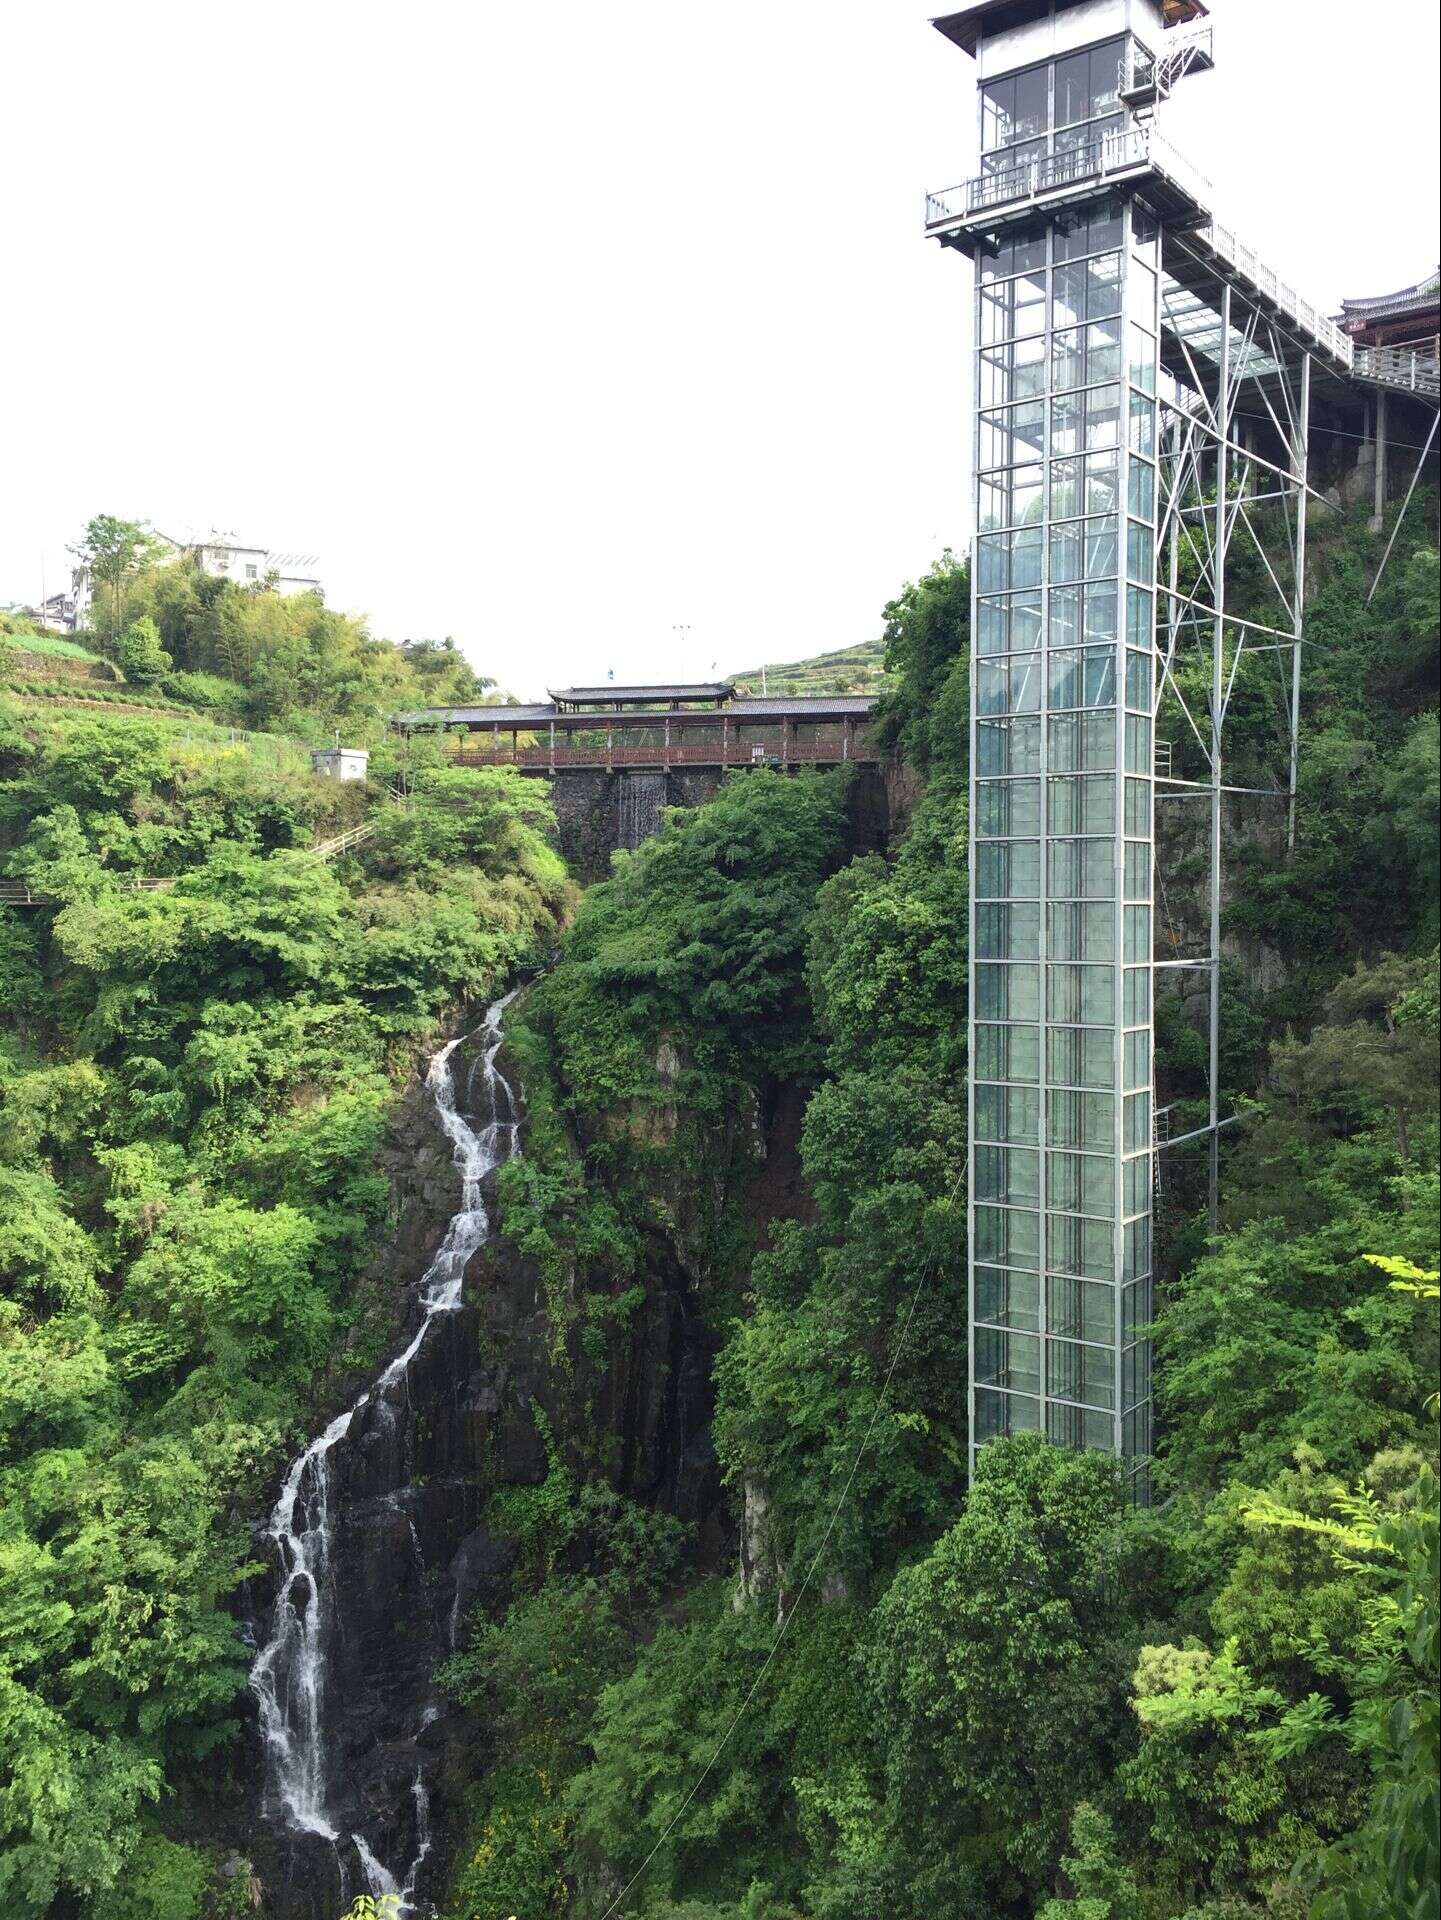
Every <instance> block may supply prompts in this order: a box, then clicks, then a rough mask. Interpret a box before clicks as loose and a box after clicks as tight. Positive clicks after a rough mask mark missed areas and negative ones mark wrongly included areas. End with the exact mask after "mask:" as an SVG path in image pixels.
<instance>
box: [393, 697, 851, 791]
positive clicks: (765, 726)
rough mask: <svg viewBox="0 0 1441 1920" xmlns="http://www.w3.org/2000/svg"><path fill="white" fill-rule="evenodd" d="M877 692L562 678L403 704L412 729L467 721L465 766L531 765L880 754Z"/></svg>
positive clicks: (708, 762) (839, 759) (398, 723)
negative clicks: (537, 695) (505, 696)
mask: <svg viewBox="0 0 1441 1920" xmlns="http://www.w3.org/2000/svg"><path fill="white" fill-rule="evenodd" d="M874 705H875V702H874V700H872V699H871V698H869V697H866V696H859V695H851V694H825V695H820V696H813V697H806V698H794V697H788V698H773V699H772V698H767V697H765V696H761V697H759V698H753V697H750V696H747V695H745V694H743V693H741V692H740V691H739V690H738V689H737V688H736V687H735V686H733V685H730V684H728V683H723V682H722V683H716V684H704V685H675V686H644V687H617V686H610V685H608V686H604V687H562V688H560V689H558V690H555V691H553V692H552V693H551V696H550V699H549V700H548V701H547V702H545V703H543V704H540V705H535V706H513V707H509V706H490V707H427V708H423V709H421V710H419V711H417V712H414V713H398V714H396V715H394V717H393V718H392V720H391V725H392V726H393V727H396V728H398V729H399V730H400V731H402V732H405V733H411V732H417V731H420V730H422V729H425V730H431V729H437V728H439V729H450V728H464V729H465V732H466V734H467V735H468V738H467V739H466V740H465V741H464V742H463V743H461V744H458V745H457V747H456V748H455V758H456V760H457V762H458V763H459V764H461V765H463V766H472V767H473V766H482V767H488V766H515V767H519V768H521V769H522V770H523V771H525V772H529V773H557V772H563V771H565V770H567V769H569V768H585V767H596V768H604V769H605V770H606V771H608V772H612V771H618V770H620V769H627V770H629V769H637V770H645V771H659V772H669V771H670V770H671V769H672V768H689V767H694V768H714V767H746V766H757V765H762V766H778V767H781V768H784V769H789V768H791V767H802V766H841V765H843V764H845V763H846V762H849V761H856V762H859V763H862V764H874V762H875V761H876V760H877V759H878V758H879V755H878V753H877V752H876V749H875V748H874V747H873V746H872V745H871V743H870V740H869V735H868V723H869V720H870V717H871V712H872V709H873V707H874Z"/></svg>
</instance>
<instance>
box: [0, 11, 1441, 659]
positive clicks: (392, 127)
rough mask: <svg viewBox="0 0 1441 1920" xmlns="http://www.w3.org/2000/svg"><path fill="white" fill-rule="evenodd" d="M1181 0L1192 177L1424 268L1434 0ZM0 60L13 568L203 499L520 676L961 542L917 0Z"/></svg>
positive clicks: (1223, 206) (821, 622)
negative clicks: (1210, 64)
mask: <svg viewBox="0 0 1441 1920" xmlns="http://www.w3.org/2000/svg"><path fill="white" fill-rule="evenodd" d="M1212 12H1213V17H1214V21H1215V27H1216V37H1217V70H1216V72H1215V73H1214V74H1211V75H1207V76H1203V77H1200V78H1196V79H1192V80H1188V81H1187V82H1186V83H1185V85H1184V87H1183V88H1182V89H1181V92H1180V94H1178V97H1177V98H1176V100H1174V101H1173V102H1172V103H1171V104H1170V106H1169V107H1168V108H1167V109H1166V118H1165V120H1164V121H1163V124H1164V125H1165V126H1166V127H1167V131H1168V132H1169V134H1170V136H1171V137H1172V139H1173V140H1174V141H1175V142H1176V143H1177V144H1178V145H1179V146H1181V147H1182V148H1183V150H1184V151H1185V152H1186V153H1187V154H1188V155H1189V156H1190V157H1191V158H1192V159H1193V160H1194V161H1195V163H1196V164H1197V165H1198V166H1199V167H1200V168H1201V170H1202V171H1203V172H1204V173H1206V174H1208V175H1209V176H1210V177H1211V179H1212V180H1213V181H1214V183H1215V185H1216V190H1217V210H1218V214H1219V216H1220V217H1221V218H1222V219H1223V220H1226V221H1227V222H1228V223H1229V224H1231V225H1233V226H1234V227H1235V228H1236V229H1237V230H1238V231H1239V233H1240V234H1241V235H1242V237H1243V238H1245V239H1247V240H1249V241H1250V242H1251V243H1252V244H1254V245H1255V246H1256V247H1258V248H1259V249H1260V251H1261V252H1262V253H1263V254H1265V255H1266V256H1267V257H1268V258H1269V259H1270V260H1271V262H1272V264H1274V265H1275V266H1276V267H1277V268H1278V269H1280V270H1281V271H1282V272H1283V274H1284V275H1285V277H1286V278H1288V279H1289V280H1290V281H1291V282H1292V284H1294V285H1295V286H1297V287H1298V288H1299V289H1301V290H1302V292H1303V293H1304V294H1306V295H1307V297H1310V298H1314V299H1315V300H1316V301H1317V302H1319V303H1320V304H1322V305H1323V306H1325V307H1326V308H1328V309H1329V308H1331V307H1333V306H1334V305H1335V304H1336V303H1337V302H1338V301H1339V299H1340V297H1341V296H1342V295H1343V294H1357V293H1373V292H1381V291H1389V290H1391V289H1392V288H1394V287H1396V286H1399V285H1402V284H1405V283H1407V282H1409V281H1411V280H1414V279H1415V278H1417V277H1418V276H1419V275H1420V274H1422V273H1423V272H1425V271H1426V270H1427V269H1429V268H1430V267H1432V266H1433V265H1434V264H1435V261H1436V254H1437V238H1436V234H1437V224H1438V222H1437V188H1436V177H1437V167H1436V114H1437V106H1436V73H1437V64H1438V61H1437V53H1438V49H1437V8H1436V6H1435V4H1434V0H1369V4H1368V5H1366V6H1365V7H1360V8H1358V7H1356V6H1355V5H1353V4H1350V3H1349V0H1348V3H1347V4H1344V5H1343V4H1342V3H1341V0H1311V4H1309V5H1306V6H1300V7H1297V6H1294V5H1285V4H1282V0H1214V5H1213V9H1212ZM0 73H3V75H4V107H3V110H0V167H3V177H4V180H5V183H6V184H5V186H4V188H3V189H0V231H3V234H4V242H5V267H6V281H7V292H6V297H5V300H4V303H3V312H0V383H3V392H4V398H3V404H0V603H4V602H7V601H10V600H28V599H31V598H34V597H35V596H37V595H38V593H39V590H40V585H41V568H42V561H43V564H44V567H45V571H46V577H47V582H48V584H49V586H50V588H51V590H52V591H53V590H54V588H55V587H56V586H57V585H58V584H60V582H61V578H62V575H63V573H64V571H65V569H66V567H67V565H68V562H67V559H66V554H65V547H66V543H67V541H69V540H72V539H74V538H75V536H76V535H77V533H78V531H79V529H80V528H81V527H82V526H83V524H84V522H85V521H86V520H87V519H88V518H89V516H90V515H91V514H92V513H95V512H100V511H105V512H114V513H119V514H124V515H133V516H136V517H144V518H148V519H150V520H152V521H153V522H155V523H156V524H158V525H159V526H161V527H164V526H166V525H167V524H175V523H182V524H186V525H200V526H210V525H214V526H218V527H222V528H229V529H233V530H235V531H236V532H238V533H240V534H241V535H242V537H244V538H246V539H249V540H253V541H255V542H256V543H258V544H268V545H271V546H274V547H290V548H299V549H303V550H308V551H318V552H319V554H320V556H321V571H322V574H323V577H324V580H325V584H326V588H327V595H328V598H329V599H330V601H331V602H332V604H335V605H340V606H344V607H347V608H350V609H354V610H357V611H363V612H365V613H367V614H368V615H369V617H370V619H371V621H372V623H373V626H374V628H375V630H376V631H377V632H379V633H382V634H386V635H389V636H390V637H392V638H395V639H400V638H404V637H406V636H418V635H427V634H428V635H440V634H446V633H450V634H454V635H455V637H456V638H457V640H458V641H460V642H461V643H462V644H463V645H464V647H465V649H466V651H467V653H468V654H469V655H470V657H471V658H472V659H473V660H474V662H475V663H476V665H477V666H478V667H480V668H481V669H482V670H484V671H487V672H490V673H493V674H495V675H496V676H497V677H498V678H499V679H500V680H501V681H502V683H503V684H505V685H506V686H508V687H510V688H512V689H514V690H515V691H517V692H520V693H522V694H535V693H538V692H539V691H540V690H541V688H542V687H543V686H544V685H545V684H547V683H549V684H551V685H557V684H563V683H566V682H568V681H571V680H575V679H581V678H586V677H590V678H600V677H603V675H604V673H605V672H606V670H607V669H613V670H614V672H615V676H616V679H617V680H620V681H624V680H632V679H644V678H647V677H650V676H655V675H660V674H667V675H669V674H675V675H679V676H683V677H684V676H689V675H702V676H703V675H705V674H708V673H709V672H710V670H711V668H712V665H713V664H714V665H715V666H716V667H718V668H719V669H721V670H726V669H735V668H739V667H743V666H749V665H752V664H754V663H756V662H758V661H759V660H761V659H763V658H764V659H784V658H787V657H791V658H796V657H799V656H801V655H803V654H807V653H811V652H814V651H817V650H819V649H821V648H828V647H834V646H844V645H849V644H851V643H853V642H855V641H858V640H863V639H867V638H869V637H871V636H872V635H874V634H875V633H877V632H878V631H879V625H880V620H879V615H880V609H881V607H882V605H883V604H884V602H885V601H886V600H887V599H888V598H889V597H890V596H891V594H892V593H893V592H894V591H895V590H896V589H897V588H898V587H899V586H900V584H901V583H902V582H903V581H904V580H905V579H907V578H910V577H913V576H914V575H915V574H917V573H918V572H920V571H922V570H924V568H925V567H926V566H928V565H929V563H930V562H931V560H932V559H933V558H934V557H935V556H936V555H937V554H938V553H939V552H940V550H941V549H942V547H944V546H945V545H946V544H947V543H950V544H952V545H959V544H960V543H961V542H962V540H963V539H964V537H965V527H964V509H963V500H964V495H965V476H964V471H963V459H964V448H963V416H964V410H965V392H966V381H965V378H964V360H963V346H964V340H965V332H966V323H967V310H968V303H967V287H968V278H969V269H968V267H967V266H966V264H965V263H964V261H963V260H962V259H961V258H960V256H959V255H957V254H955V253H952V252H949V251H946V250H943V249H941V248H940V247H938V246H936V245H935V244H934V243H927V242H926V241H924V240H923V239H922V237H921V217H922V206H923V194H924V191H925V189H926V188H928V187H930V188H936V187H944V186H948V185H951V184H953V183H954V182H955V181H957V180H959V179H961V178H963V177H964V176H965V175H966V174H967V173H969V172H971V171H973V166H972V161H973V147H974V138H975V136H974V125H975V122H974V111H973V89H974V84H975V74H974V69H973V67H972V65H971V62H970V61H969V60H968V59H967V58H966V57H965V55H964V54H962V53H960V52H959V51H957V49H956V48H954V47H952V46H950V45H949V44H948V43H947V42H946V41H945V40H943V39H941V37H940V36H939V35H938V34H936V33H935V32H934V31H933V30H932V29H931V27H930V26H929V25H928V23H927V18H926V6H925V0H919V4H917V3H916V0H832V4H830V5H827V6H818V5H815V4H801V0H732V3H731V4H730V5H728V6H714V5H702V4H700V0H608V4H606V5H598V4H594V3H593V0H590V3H587V4H582V3H581V0H545V3H544V4H541V0H508V4H499V3H498V0H470V3H469V4H458V3H449V0H419V3H418V4H412V5H410V6H407V7H404V8H401V7H397V6H395V5H394V4H386V5H384V6H382V5H378V4H371V3H370V0H359V4H357V0H346V4H344V5H341V4H332V0H285V4H273V3H272V0H246V4H244V5H240V4H238V0H215V3H212V4H208V5H205V6H196V5H194V4H192V3H191V0H185V3H184V4H162V3H161V0H128V3H127V4H122V5H115V4H113V3H112V0H107V3H106V4H104V5H100V4H77V3H74V0H70V3H67V0H50V3H49V4H46V5H43V6H38V7H20V6H10V7H7V8H5V9H4V17H3V20H0Z"/></svg>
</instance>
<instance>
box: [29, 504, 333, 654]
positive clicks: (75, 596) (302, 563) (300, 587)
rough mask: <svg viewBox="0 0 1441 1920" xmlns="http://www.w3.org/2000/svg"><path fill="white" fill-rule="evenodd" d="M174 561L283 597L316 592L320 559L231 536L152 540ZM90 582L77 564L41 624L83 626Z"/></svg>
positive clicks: (180, 534) (183, 534) (190, 534)
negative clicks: (65, 591) (64, 590)
mask: <svg viewBox="0 0 1441 1920" xmlns="http://www.w3.org/2000/svg"><path fill="white" fill-rule="evenodd" d="M156 537H157V538H158V539H159V540H160V542H161V543H162V545H163V546H164V547H165V548H166V550H167V551H168V552H169V553H170V555H171V556H172V557H173V558H175V559H181V558H188V559H191V560H193V561H194V562H195V564H196V565H197V566H198V567H199V568H200V570H201V572H202V573H208V574H210V575H211V576H212V577H213V578H215V579H218V580H233V581H234V582H235V584H236V585H237V586H240V587H255V588H257V589H259V588H262V587H267V586H268V587H269V588H270V589H271V591H272V592H275V593H281V594H294V593H319V592H320V591H321V585H320V576H319V574H318V573H317V571H316V568H317V567H318V565H319V561H318V558H317V556H316V555H315V554H313V553H292V552H288V551H282V550H280V549H278V548H275V547H261V546H252V545H250V544H249V543H248V542H246V541H244V540H242V539H240V537H239V536H238V535H237V534H234V533H221V532H220V531H219V530H218V529H217V528H215V527H212V528H210V529H209V531H208V532H204V533H202V532H198V531H195V530H189V529H186V530H179V531H177V532H175V533H159V534H157V536H156ZM93 597H94V582H93V581H92V579H91V576H90V569H89V567H88V566H87V565H86V564H85V562H84V561H81V562H80V564H79V565H78V566H76V567H75V568H74V569H73V571H72V572H71V575H70V592H69V594H68V596H65V597H63V598H62V596H61V595H59V594H54V595H52V596H51V599H50V601H48V602H47V603H46V609H45V611H46V616H47V617H46V621H45V624H46V625H47V626H49V627H50V628H51V630H52V631H53V632H61V631H70V632H73V631H74V630H75V628H77V627H83V626H84V625H85V624H86V623H87V621H88V619H89V616H90V603H91V600H92V599H93Z"/></svg>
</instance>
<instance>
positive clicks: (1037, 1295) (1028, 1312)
mask: <svg viewBox="0 0 1441 1920" xmlns="http://www.w3.org/2000/svg"><path fill="white" fill-rule="evenodd" d="M976 1318H977V1320H990V1321H994V1323H995V1324H996V1325H997V1326H1000V1327H1016V1328H1019V1330H1020V1331H1021V1332H1022V1333H1036V1332H1039V1330H1040V1325H1041V1282H1040V1279H1039V1277H1038V1276H1037V1275H1036V1274H1034V1273H1007V1272H1006V1271H1005V1270H1004V1269H1003V1268H1001V1267H977V1268H976Z"/></svg>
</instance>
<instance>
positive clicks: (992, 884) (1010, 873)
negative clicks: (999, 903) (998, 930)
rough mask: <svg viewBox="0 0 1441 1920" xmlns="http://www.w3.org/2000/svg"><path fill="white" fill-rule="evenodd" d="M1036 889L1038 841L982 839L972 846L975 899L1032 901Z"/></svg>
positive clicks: (1036, 892) (1038, 862)
mask: <svg viewBox="0 0 1441 1920" xmlns="http://www.w3.org/2000/svg"><path fill="white" fill-rule="evenodd" d="M1040 891H1041V843H1040V841H1039V840H986V841H983V842H982V843H981V844H980V845H979V846H978V847H977V848H976V898H977V899H978V900H1034V899H1036V897H1037V896H1038V895H1039V893H1040Z"/></svg>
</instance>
